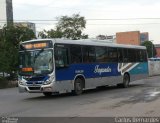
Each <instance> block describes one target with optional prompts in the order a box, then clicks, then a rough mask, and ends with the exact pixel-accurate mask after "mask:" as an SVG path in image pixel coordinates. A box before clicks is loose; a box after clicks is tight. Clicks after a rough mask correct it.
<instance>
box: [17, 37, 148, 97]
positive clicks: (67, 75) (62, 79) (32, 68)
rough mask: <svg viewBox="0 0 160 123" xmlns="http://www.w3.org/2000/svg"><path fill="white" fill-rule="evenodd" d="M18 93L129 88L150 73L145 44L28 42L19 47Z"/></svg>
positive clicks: (54, 40) (52, 92)
mask: <svg viewBox="0 0 160 123" xmlns="http://www.w3.org/2000/svg"><path fill="white" fill-rule="evenodd" d="M19 60H20V65H19V69H20V70H19V82H18V83H19V84H18V85H19V92H30V93H43V94H44V95H45V96H50V95H52V94H54V93H59V94H60V93H68V92H73V93H74V94H76V95H79V94H81V93H82V92H83V90H86V89H93V88H96V87H99V86H106V85H109V86H110V85H121V86H123V87H128V86H129V83H130V82H131V81H134V80H137V79H142V78H145V77H147V76H148V62H147V52H146V47H144V46H134V45H122V44H113V43H105V42H99V41H96V40H63V39H45V40H44V39H38V40H30V41H25V42H23V43H21V44H20V50H19Z"/></svg>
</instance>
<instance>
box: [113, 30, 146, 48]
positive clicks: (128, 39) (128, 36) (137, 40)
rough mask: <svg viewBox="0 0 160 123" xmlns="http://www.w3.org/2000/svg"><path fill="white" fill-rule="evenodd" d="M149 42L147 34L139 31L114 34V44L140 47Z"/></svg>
mask: <svg viewBox="0 0 160 123" xmlns="http://www.w3.org/2000/svg"><path fill="white" fill-rule="evenodd" d="M148 40H149V34H148V32H144V33H141V32H140V31H130V32H118V33H116V42H117V43H118V44H129V45H140V44H141V43H142V42H144V41H148Z"/></svg>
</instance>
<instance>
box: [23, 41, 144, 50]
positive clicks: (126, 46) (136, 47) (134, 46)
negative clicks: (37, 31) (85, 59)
mask: <svg viewBox="0 0 160 123" xmlns="http://www.w3.org/2000/svg"><path fill="white" fill-rule="evenodd" d="M48 40H51V41H52V42H53V43H54V44H55V43H58V44H77V45H90V46H108V47H119V48H133V49H146V47H145V46H138V45H126V44H116V43H108V42H107V41H106V40H104V41H103V40H96V39H82V40H70V39H36V40H29V41H25V42H22V43H29V42H35V41H48ZM105 41H106V42H105Z"/></svg>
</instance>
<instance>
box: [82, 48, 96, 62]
mask: <svg viewBox="0 0 160 123" xmlns="http://www.w3.org/2000/svg"><path fill="white" fill-rule="evenodd" d="M82 52H83V63H93V62H95V60H96V55H95V47H94V46H83V47H82Z"/></svg>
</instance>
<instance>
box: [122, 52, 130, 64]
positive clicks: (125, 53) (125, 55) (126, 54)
mask: <svg viewBox="0 0 160 123" xmlns="http://www.w3.org/2000/svg"><path fill="white" fill-rule="evenodd" d="M123 62H129V61H128V49H123Z"/></svg>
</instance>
